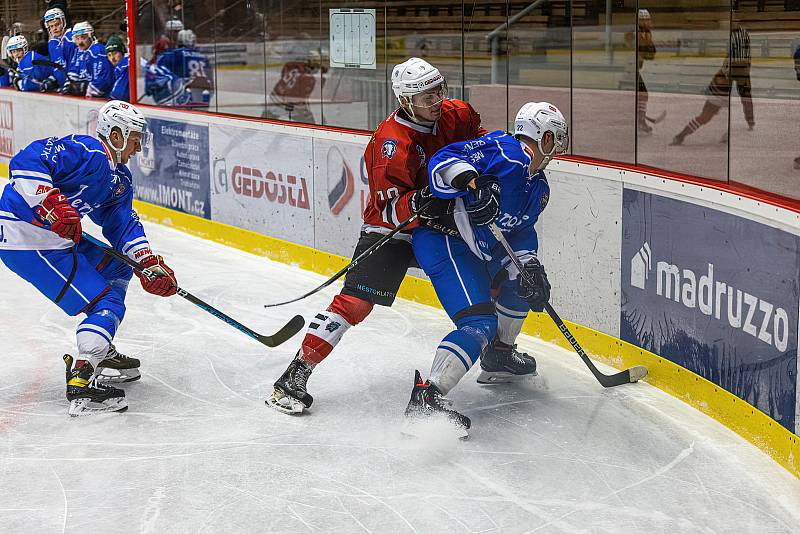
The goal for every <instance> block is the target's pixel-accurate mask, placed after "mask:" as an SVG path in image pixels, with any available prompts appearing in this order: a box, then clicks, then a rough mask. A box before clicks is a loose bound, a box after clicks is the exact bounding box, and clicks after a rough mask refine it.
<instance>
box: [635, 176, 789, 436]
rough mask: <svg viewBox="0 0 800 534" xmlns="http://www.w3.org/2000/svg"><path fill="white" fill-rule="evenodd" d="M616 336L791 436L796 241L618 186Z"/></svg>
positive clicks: (715, 213)
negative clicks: (752, 410)
mask: <svg viewBox="0 0 800 534" xmlns="http://www.w3.org/2000/svg"><path fill="white" fill-rule="evenodd" d="M622 219H623V226H622V229H623V236H622V269H621V272H622V280H621V286H622V298H621V317H620V320H621V326H620V330H621V336H620V337H621V338H622V339H623V340H624V341H627V342H629V343H633V344H634V345H638V346H639V347H642V348H644V349H646V350H649V351H651V352H654V353H656V354H659V355H661V356H663V357H665V358H668V359H670V360H672V361H673V362H675V363H677V364H679V365H681V366H683V367H685V368H687V369H689V370H691V371H694V372H695V373H697V374H699V375H700V376H703V377H704V378H707V379H708V380H710V381H712V382H714V383H716V384H718V385H720V386H722V387H723V388H725V389H727V390H728V391H730V392H731V393H733V394H734V395H737V396H738V397H740V398H742V399H744V400H746V401H747V402H749V403H750V404H752V405H754V406H756V407H757V408H759V409H761V410H762V411H764V412H765V413H767V414H769V415H770V416H771V417H772V418H773V419H775V420H776V421H778V422H780V423H781V424H782V425H784V426H785V427H786V428H788V429H789V430H792V431H793V430H794V424H795V410H796V407H795V401H796V391H795V388H796V381H795V375H796V373H797V324H798V299H800V291H798V268H800V263H798V257H799V255H800V243H799V242H800V238H798V237H797V236H795V235H793V234H790V233H788V232H784V231H782V230H779V229H776V228H773V227H771V226H767V225H765V224H761V223H758V222H754V221H752V220H748V219H745V218H742V217H737V216H735V215H732V214H729V213H724V212H721V211H717V210H714V209H711V208H708V207H703V206H699V205H696V204H691V203H688V202H682V201H679V200H674V199H671V198H666V197H662V196H658V195H654V194H650V193H645V192H641V191H636V190H632V189H625V190H624V194H623V214H622Z"/></svg>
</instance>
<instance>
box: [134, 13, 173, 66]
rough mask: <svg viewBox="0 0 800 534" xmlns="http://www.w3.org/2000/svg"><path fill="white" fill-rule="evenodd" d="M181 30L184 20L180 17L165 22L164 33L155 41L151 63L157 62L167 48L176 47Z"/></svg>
mask: <svg viewBox="0 0 800 534" xmlns="http://www.w3.org/2000/svg"><path fill="white" fill-rule="evenodd" d="M126 27H127V24H126ZM181 31H183V22H181V21H180V20H178V19H170V20H168V21H167V22H166V23H165V24H164V34H162V35H161V37H159V38H158V40H157V41H156V42H155V43H153V57H151V58H150V62H151V63H155V62H156V60H157V59H158V56H160V55H161V54H163V53H164V52H166V51H167V50H170V49H171V48H175V43H176V42H177V41H178V33H179V32H181Z"/></svg>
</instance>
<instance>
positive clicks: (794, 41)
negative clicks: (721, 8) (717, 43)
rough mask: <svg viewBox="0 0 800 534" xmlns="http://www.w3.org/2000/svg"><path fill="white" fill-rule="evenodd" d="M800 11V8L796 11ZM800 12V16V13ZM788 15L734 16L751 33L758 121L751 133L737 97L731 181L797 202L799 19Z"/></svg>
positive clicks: (739, 12)
mask: <svg viewBox="0 0 800 534" xmlns="http://www.w3.org/2000/svg"><path fill="white" fill-rule="evenodd" d="M796 9H800V5H798V6H797V7H796ZM795 13H797V12H795ZM792 18H793V19H794V20H790V19H789V17H787V13H786V12H784V11H762V12H758V11H755V12H754V11H753V10H752V9H750V10H747V9H746V8H745V7H744V6H743V7H741V8H740V9H737V10H735V11H734V12H733V24H734V27H735V26H736V25H737V24H741V25H742V26H744V27H746V28H748V29H749V32H750V38H751V52H752V64H751V67H750V73H749V74H750V82H751V86H752V104H753V112H754V119H755V126H754V128H753V130H749V129H748V124H747V122H746V120H745V117H744V107H743V101H742V98H741V97H740V95H739V94H738V92H737V91H736V90H734V91H733V92H732V93H731V113H730V178H731V181H736V182H740V183H743V184H746V185H750V186H754V187H758V188H760V189H766V190H768V191H772V192H774V193H778V194H780V195H784V196H788V197H794V198H797V197H798V196H799V193H798V188H797V180H798V178H800V160H798V162H797V163H795V159H797V158H800V143H798V141H797V140H798V138H800V120H798V118H799V117H800V81H798V79H797V76H798V75H797V73H796V71H795V63H794V59H793V57H792V56H793V54H794V52H795V50H796V49H797V47H798V46H800V32H798V31H797V27H798V21H797V18H798V17H797V16H793V17H792Z"/></svg>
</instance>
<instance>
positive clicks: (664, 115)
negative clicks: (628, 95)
mask: <svg viewBox="0 0 800 534" xmlns="http://www.w3.org/2000/svg"><path fill="white" fill-rule="evenodd" d="M666 116H667V110H664V111H662V112H661V113H660V114H659V115H658V116H657V117H656V118H655V119H653V118H651V117H648V116H647V115H645V116H644V120H646V121H647V122H652V123H653V124H658V123H659V122H661V121H663V120H664V117H666Z"/></svg>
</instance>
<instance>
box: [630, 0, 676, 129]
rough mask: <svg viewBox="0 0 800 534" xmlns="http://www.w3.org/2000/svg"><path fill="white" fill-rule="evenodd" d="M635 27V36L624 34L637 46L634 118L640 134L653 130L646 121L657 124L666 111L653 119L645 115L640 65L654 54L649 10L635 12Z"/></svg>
mask: <svg viewBox="0 0 800 534" xmlns="http://www.w3.org/2000/svg"><path fill="white" fill-rule="evenodd" d="M636 17H637V20H638V22H637V28H636V37H635V38H634V36H633V34H628V35H626V39H627V40H628V41H629V42H630V41H633V40H634V39H635V43H631V44H633V45H634V46H636V47H637V54H636V83H637V86H638V93H637V101H636V120H637V125H638V126H637V127H638V129H639V133H640V134H645V135H649V134H651V133H652V132H653V128H652V126H650V125H649V124H648V122H650V123H653V124H657V123H659V122H661V121H662V120H664V117H665V116H666V114H667V113H666V111H664V112H662V113H661V115H659V116H658V117H657V118H655V119H653V118H650V117H648V116H647V100H648V97H649V95H648V93H647V86H646V85H645V83H644V78H642V67H643V66H644V62H645V61H651V60H652V59H654V58H655V56H656V45H655V44H654V43H653V31H652V29H653V20H652V18H651V17H650V12H649V11H648V10H646V9H640V10H639V11H638V13H637V16H636Z"/></svg>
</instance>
